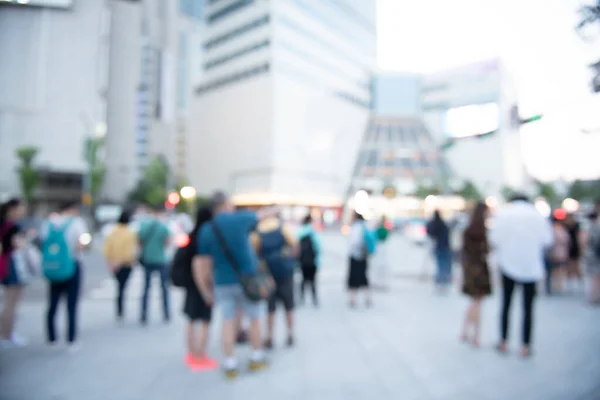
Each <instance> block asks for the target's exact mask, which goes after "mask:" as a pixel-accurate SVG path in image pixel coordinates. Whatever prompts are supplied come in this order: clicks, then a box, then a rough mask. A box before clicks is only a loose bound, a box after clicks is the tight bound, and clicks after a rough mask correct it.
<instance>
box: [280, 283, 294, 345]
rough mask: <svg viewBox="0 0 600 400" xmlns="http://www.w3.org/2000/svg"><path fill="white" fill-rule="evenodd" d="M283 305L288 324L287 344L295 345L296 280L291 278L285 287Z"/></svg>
mask: <svg viewBox="0 0 600 400" xmlns="http://www.w3.org/2000/svg"><path fill="white" fill-rule="evenodd" d="M282 300H283V306H284V308H285V322H286V325H287V333H288V337H287V345H288V347H291V346H293V345H294V282H293V280H290V281H289V282H287V283H286V284H285V286H284V288H283V293H282Z"/></svg>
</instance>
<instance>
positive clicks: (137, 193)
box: [129, 156, 169, 206]
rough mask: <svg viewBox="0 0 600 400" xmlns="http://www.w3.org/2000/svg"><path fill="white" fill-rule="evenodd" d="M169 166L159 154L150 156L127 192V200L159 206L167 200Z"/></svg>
mask: <svg viewBox="0 0 600 400" xmlns="http://www.w3.org/2000/svg"><path fill="white" fill-rule="evenodd" d="M168 181H169V166H168V164H167V162H166V161H165V159H164V158H163V157H160V156H156V157H154V158H152V160H151V161H150V163H149V164H148V166H147V167H146V169H145V170H144V173H143V175H142V179H141V180H140V181H139V182H138V184H137V186H136V187H135V188H134V189H133V191H132V192H131V193H130V194H129V200H130V201H132V202H135V203H143V204H147V205H151V206H160V205H162V204H164V202H165V201H166V200H167V195H168V193H167V191H168V187H167V185H168Z"/></svg>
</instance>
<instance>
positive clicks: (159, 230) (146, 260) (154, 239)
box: [138, 207, 171, 325]
mask: <svg viewBox="0 0 600 400" xmlns="http://www.w3.org/2000/svg"><path fill="white" fill-rule="evenodd" d="M161 212H162V209H161V208H160V207H154V208H152V209H151V213H150V216H149V217H148V218H146V219H145V220H144V221H143V222H142V224H141V226H140V231H139V232H138V240H139V243H140V249H141V258H140V264H142V267H143V268H144V292H143V295H142V312H141V318H140V322H141V323H142V325H146V324H147V322H148V294H149V291H150V283H151V280H152V275H154V274H157V275H158V276H159V277H160V288H161V293H162V304H163V318H164V321H165V322H169V321H170V319H171V314H170V309H169V271H168V266H167V247H168V246H169V244H170V243H171V232H170V230H169V227H168V226H167V225H166V224H165V223H164V222H162V221H161Z"/></svg>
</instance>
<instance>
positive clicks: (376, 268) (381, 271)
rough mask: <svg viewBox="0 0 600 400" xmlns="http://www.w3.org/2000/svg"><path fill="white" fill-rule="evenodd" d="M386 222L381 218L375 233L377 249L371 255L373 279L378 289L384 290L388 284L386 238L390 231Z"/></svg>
mask: <svg viewBox="0 0 600 400" xmlns="http://www.w3.org/2000/svg"><path fill="white" fill-rule="evenodd" d="M387 224H388V220H387V219H386V218H385V217H383V218H381V221H380V223H379V226H378V227H377V230H376V231H375V233H376V236H377V248H376V249H375V254H374V255H373V277H374V278H375V279H374V281H375V283H376V285H377V287H378V288H380V289H382V290H386V289H387V288H388V283H389V277H388V272H389V259H388V237H389V235H390V229H389V228H388V226H387Z"/></svg>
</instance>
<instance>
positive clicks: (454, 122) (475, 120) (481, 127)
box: [444, 103, 500, 138]
mask: <svg viewBox="0 0 600 400" xmlns="http://www.w3.org/2000/svg"><path fill="white" fill-rule="evenodd" d="M499 123H500V110H499V107H498V104H496V103H484V104H471V105H468V106H463V107H455V108H451V109H449V110H448V111H446V118H445V121H444V132H445V133H446V135H448V136H449V137H453V138H462V137H468V136H475V135H481V134H482V133H488V132H492V131H495V130H497V129H498V126H499Z"/></svg>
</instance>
